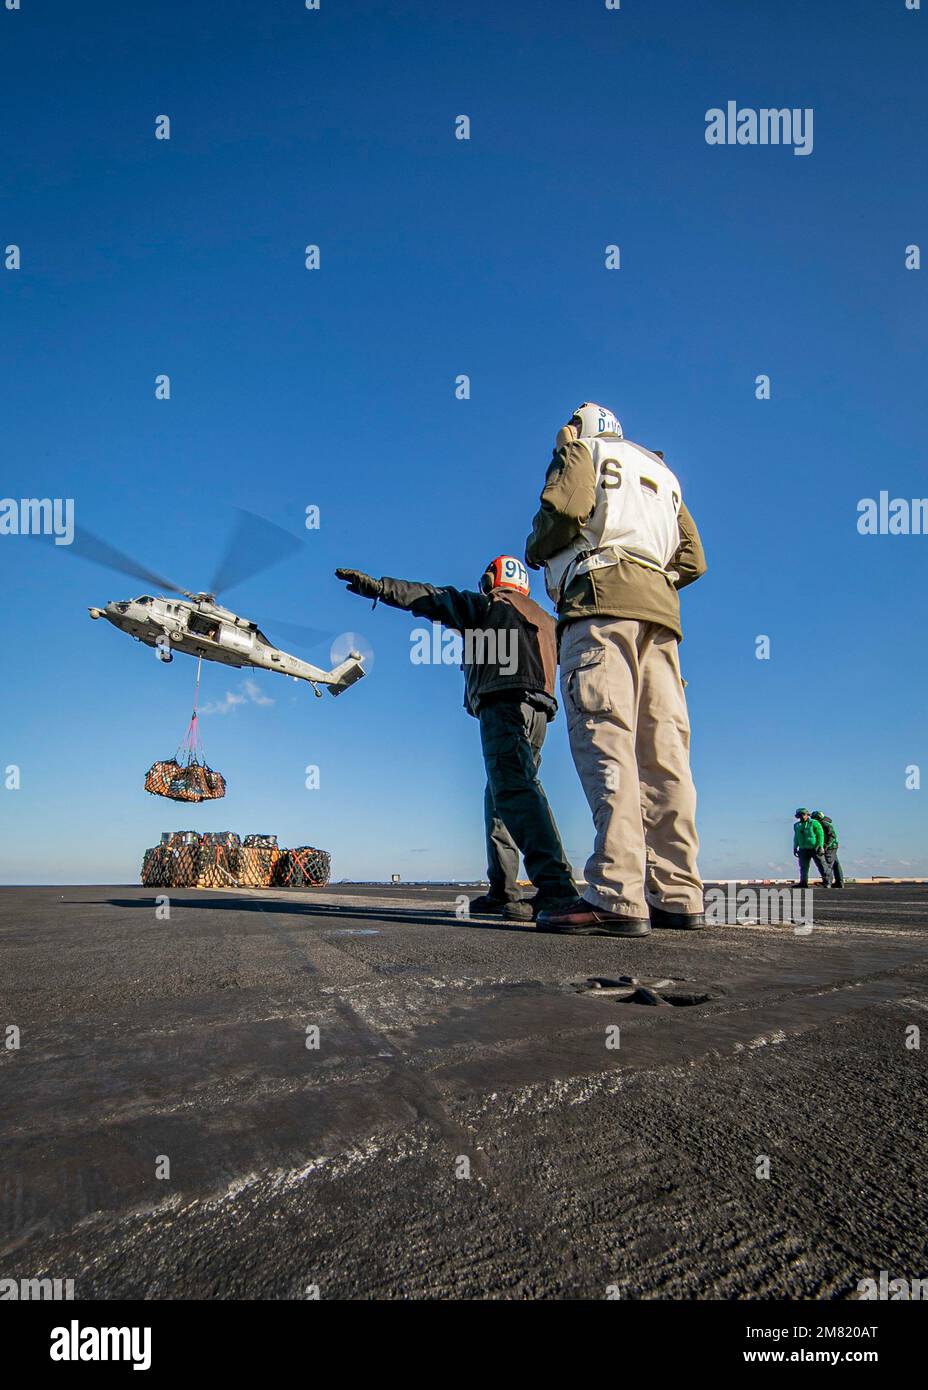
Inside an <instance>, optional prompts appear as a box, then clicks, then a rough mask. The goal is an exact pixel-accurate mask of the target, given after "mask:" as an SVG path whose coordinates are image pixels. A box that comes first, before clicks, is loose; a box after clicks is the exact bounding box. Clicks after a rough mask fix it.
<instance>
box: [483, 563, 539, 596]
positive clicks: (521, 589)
mask: <svg viewBox="0 0 928 1390" xmlns="http://www.w3.org/2000/svg"><path fill="white" fill-rule="evenodd" d="M494 589H513V590H514V591H515V592H516V593H517V594H525V595H528V592H529V587H528V570H527V569H526V568H525V566H524V565H523V563H522V561H521V560H517V559H516V557H515V556H514V555H497V557H496V559H495V560H491V561H490V563H489V564H488V565H487V567H486V569H485V570H484V572H483V574H482V576H481V578H480V592H481V593H482V594H491V593H492V592H493V590H494Z"/></svg>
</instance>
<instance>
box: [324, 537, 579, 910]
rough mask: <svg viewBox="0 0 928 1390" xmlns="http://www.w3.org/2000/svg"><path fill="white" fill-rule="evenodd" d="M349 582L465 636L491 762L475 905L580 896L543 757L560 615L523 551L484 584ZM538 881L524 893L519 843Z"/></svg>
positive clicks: (499, 564) (352, 573)
mask: <svg viewBox="0 0 928 1390" xmlns="http://www.w3.org/2000/svg"><path fill="white" fill-rule="evenodd" d="M335 573H336V575H337V576H338V578H339V579H344V580H346V581H347V583H348V591H349V593H352V594H360V595H361V596H362V597H364V598H372V599H373V600H374V602H375V604H376V602H377V600H378V599H379V600H380V601H381V602H383V603H386V604H389V605H390V607H391V608H405V609H407V610H408V611H409V612H411V613H414V614H415V615H416V616H417V617H419V618H428V619H430V620H431V621H434V622H440V623H442V624H443V625H444V626H445V627H447V628H450V629H451V630H452V631H454V632H458V633H460V634H461V636H462V637H463V639H464V640H463V657H464V659H463V662H462V669H463V671H464V707H465V709H466V710H467V711H468V713H469V714H472V715H473V716H474V717H475V718H476V719H477V720H479V723H480V739H481V743H482V746H483V760H484V763H485V765H486V771H487V785H486V792H485V794H484V819H485V823H486V841H487V877H488V879H489V884H490V891H489V892H488V893H485V894H483V895H482V896H481V897H479V898H475V899H473V901H472V902H471V905H470V906H471V912H474V913H480V914H490V915H493V916H502V917H505V918H508V919H509V920H511V921H531V919H532V918H533V917H536V916H537V915H538V913H539V912H540V911H545V910H552V904H557V905H559V906H563V905H564V904H566V903H571V902H573V901H574V900H575V899H576V897H577V890H576V886H575V885H574V881H573V877H572V874H571V870H570V865H569V864H568V863H567V860H566V858H565V855H564V849H563V846H562V844H561V837H560V835H559V834H558V830H557V826H556V824H555V821H554V816H553V815H552V813H551V808H550V806H549V805H548V800H547V797H546V796H545V793H544V789H543V788H542V785H541V782H540V781H539V780H538V766H539V764H540V762H541V747H542V744H543V743H544V740H545V733H546V731H547V727H548V721H549V720H551V719H553V718H554V716H555V714H556V713H557V701H556V700H555V698H554V686H555V679H556V674H557V645H556V640H555V630H554V619H553V618H551V617H549V616H548V614H547V613H545V611H544V610H543V609H542V608H539V606H538V604H537V603H535V602H533V600H532V599H531V598H530V597H529V584H528V574H527V573H526V570H525V567H524V565H523V564H522V562H521V561H520V560H517V559H515V558H514V557H513V556H511V555H498V556H497V557H496V559H495V560H493V561H491V563H490V564H489V565H488V566H487V568H486V570H485V571H484V573H483V576H482V577H481V580H480V592H479V593H474V592H473V591H472V590H469V589H452V588H435V587H434V586H433V585H431V584H415V583H410V582H408V581H407V580H404V579H390V578H387V577H386V576H385V577H384V578H382V579H374V578H372V577H371V576H370V575H368V574H364V573H362V572H361V571H360V570H351V569H337V570H336V571H335ZM520 850H521V851H522V858H523V859H524V861H525V871H526V874H527V875H528V877H529V878H530V879H531V881H532V883H533V884H534V885H535V888H536V889H537V894H536V896H535V897H534V898H532V899H531V901H523V900H522V898H521V894H520V892H519V887H518V883H517V877H518V870H519V851H520Z"/></svg>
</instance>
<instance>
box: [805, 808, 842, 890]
mask: <svg viewBox="0 0 928 1390" xmlns="http://www.w3.org/2000/svg"><path fill="white" fill-rule="evenodd" d="M812 819H813V820H816V821H818V823H819V825H820V826H821V827H822V841H823V843H822V858H823V859H824V861H825V867H826V869H827V870H828V874H829V878H830V883H829V884H828V885H827V886H828V887H831V888H843V887H844V870H843V869H842V868H841V861H840V859H839V858H838V832H837V830H836V829H835V823H834V821H833V820H832V819H831V816H826V815H825V813H824V811H813V812H812Z"/></svg>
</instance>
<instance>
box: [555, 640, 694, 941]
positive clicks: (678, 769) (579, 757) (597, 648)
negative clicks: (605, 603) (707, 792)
mask: <svg viewBox="0 0 928 1390" xmlns="http://www.w3.org/2000/svg"><path fill="white" fill-rule="evenodd" d="M677 645H678V644H677V639H676V637H675V636H674V634H673V633H672V632H670V631H669V629H667V628H665V627H661V626H660V625H659V624H657V623H643V622H637V621H635V620H633V619H628V618H599V617H594V618H583V619H580V620H578V621H577V622H573V623H569V624H568V625H567V627H566V628H565V630H564V632H563V635H562V637H561V649H560V660H561V697H562V700H563V705H564V710H565V712H566V716H567V728H568V733H569V735H570V748H571V752H572V753H573V758H574V763H575V765H576V768H577V772H578V774H579V777H580V781H581V782H582V784H583V790H584V792H585V793H586V799H587V801H588V802H589V804H590V810H591V811H592V812H593V824H594V826H595V828H596V840H595V844H594V847H593V853H592V855H591V857H590V859H589V861H588V862H587V866H586V882H587V887H586V889H585V891H584V897H585V898H586V899H587V900H588V901H589V902H592V903H595V904H596V905H597V906H598V907H602V908H606V909H608V910H609V911H611V912H618V913H621V914H623V915H625V916H627V917H647V915H648V909H647V903H648V901H651V902H653V903H656V904H657V905H659V906H660V907H665V908H668V909H672V910H674V911H677V912H702V910H703V896H702V881H701V879H700V877H699V870H698V868H697V865H696V857H697V854H698V851H699V840H698V838H697V835H696V788H695V787H694V785H693V777H692V774H691V772H690V723H689V716H688V714H687V710H686V697H685V695H684V693H683V682H682V680H681V678H680V659H679V655H678V651H677ZM646 865H647V884H646V883H645V872H646Z"/></svg>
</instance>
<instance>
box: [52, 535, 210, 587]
mask: <svg viewBox="0 0 928 1390" xmlns="http://www.w3.org/2000/svg"><path fill="white" fill-rule="evenodd" d="M67 548H68V549H69V550H70V551H71V552H72V554H74V555H78V556H80V558H81V559H82V560H89V561H90V563H91V564H93V565H102V566H103V568H104V569H108V570H115V571H116V573H117V574H127V575H129V577H130V578H132V579H141V580H142V581H143V583H145V584H148V585H151V586H153V587H154V588H155V589H156V590H158V591H161V592H167V593H171V594H183V593H186V590H185V589H181V588H180V587H179V586H178V585H177V584H174V583H173V582H172V581H171V580H170V579H165V577H164V575H162V574H155V572H154V570H150V569H146V568H145V566H144V565H140V564H139V563H138V561H137V560H133V559H132V556H131V555H125V554H123V552H122V551H121V550H117V549H116V547H115V546H114V545H110V543H109V541H105V540H102V539H101V538H100V537H99V536H95V535H94V533H93V532H92V531H88V530H86V529H85V528H84V527H83V526H75V528H74V539H73V541H72V543H71V544H70V545H69V546H68V547H67Z"/></svg>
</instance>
